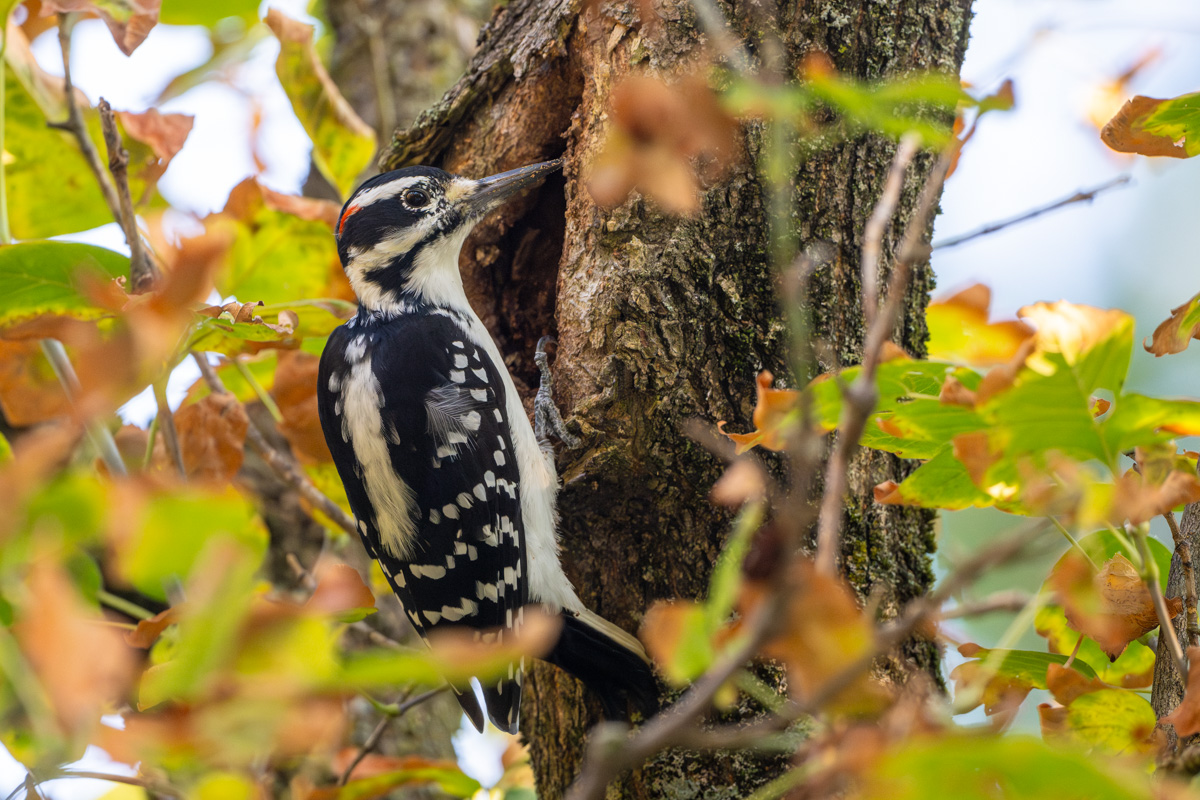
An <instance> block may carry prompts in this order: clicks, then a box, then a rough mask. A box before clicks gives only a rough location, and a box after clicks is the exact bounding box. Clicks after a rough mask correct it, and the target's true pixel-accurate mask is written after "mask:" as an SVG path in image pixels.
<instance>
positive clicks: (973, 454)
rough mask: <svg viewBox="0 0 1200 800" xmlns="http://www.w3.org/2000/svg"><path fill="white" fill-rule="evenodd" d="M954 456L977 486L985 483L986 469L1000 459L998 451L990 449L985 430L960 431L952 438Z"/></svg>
mask: <svg viewBox="0 0 1200 800" xmlns="http://www.w3.org/2000/svg"><path fill="white" fill-rule="evenodd" d="M953 447H954V457H955V458H957V459H958V460H959V461H961V462H962V463H963V466H964V467H966V468H967V474H968V475H970V476H971V481H972V482H973V483H974V484H975V485H976V486H978V487H980V488H984V487H985V486H986V485H987V472H988V469H989V468H990V467H991V466H992V465H993V464H995V463H996V462H997V461H999V460H1000V458H1001V457H1000V455H999V454H998V453H993V452H992V451H991V445H990V444H989V440H988V434H987V432H986V431H975V432H973V433H960V434H959V435H958V436H955V437H954V439H953Z"/></svg>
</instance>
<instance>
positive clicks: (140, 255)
mask: <svg viewBox="0 0 1200 800" xmlns="http://www.w3.org/2000/svg"><path fill="white" fill-rule="evenodd" d="M96 107H97V108H99V109H100V126H101V127H102V128H103V130H104V145H105V147H107V148H108V170H109V172H111V173H112V176H113V183H114V184H116V187H117V199H118V200H119V201H120V207H121V213H120V215H119V216H118V217H117V221H118V222H120V223H121V228H122V230H124V231H125V241H126V242H127V243H128V244H129V286H130V290H131V291H132V292H133V293H134V294H141V293H142V292H148V291H150V289H152V288H154V283H155V282H156V281H157V280H158V268H157V267H155V266H154V263H153V262H152V261H150V258H149V255H148V254H147V252H146V248H145V247H144V246H143V245H142V236H141V234H140V233H138V227H137V215H136V214H135V213H134V211H133V199H132V198H131V197H130V195H129V153H127V152H125V147H124V145H122V144H121V132H120V131H119V130H117V116H116V114H115V113H114V112H113V110H112V106H110V105H109V104H108V101H107V100H105V99H104V98H103V97H101V98H100V102H99V103H98V104H97V106H96Z"/></svg>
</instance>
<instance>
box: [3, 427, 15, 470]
mask: <svg viewBox="0 0 1200 800" xmlns="http://www.w3.org/2000/svg"><path fill="white" fill-rule="evenodd" d="M12 457H13V452H12V445H11V444H9V443H8V439H5V438H4V434H2V433H0V465H2V464H6V463H8V462H9V461H12Z"/></svg>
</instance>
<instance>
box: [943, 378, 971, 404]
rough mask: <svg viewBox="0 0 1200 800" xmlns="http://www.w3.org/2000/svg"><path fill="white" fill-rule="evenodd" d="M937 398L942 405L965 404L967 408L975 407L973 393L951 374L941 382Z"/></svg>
mask: <svg viewBox="0 0 1200 800" xmlns="http://www.w3.org/2000/svg"><path fill="white" fill-rule="evenodd" d="M938 400H939V401H941V403H942V404H943V405H955V406H966V407H967V408H974V407H975V400H976V397H975V393H974V392H973V391H971V390H970V389H968V388H967V387H966V386H963V384H962V382H961V381H959V380H958V378H955V377H954V376H953V375H947V376H946V380H945V381H944V382H943V383H942V388H941V390H940V391H939V392H938Z"/></svg>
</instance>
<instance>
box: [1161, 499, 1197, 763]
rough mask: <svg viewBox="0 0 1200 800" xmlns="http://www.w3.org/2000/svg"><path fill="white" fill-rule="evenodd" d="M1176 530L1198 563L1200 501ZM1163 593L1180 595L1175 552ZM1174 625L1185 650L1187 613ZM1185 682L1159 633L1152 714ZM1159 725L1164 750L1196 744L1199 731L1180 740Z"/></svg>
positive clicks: (1173, 700)
mask: <svg viewBox="0 0 1200 800" xmlns="http://www.w3.org/2000/svg"><path fill="white" fill-rule="evenodd" d="M1179 532H1180V534H1182V538H1183V541H1184V542H1186V543H1187V547H1188V549H1189V550H1191V554H1192V563H1193V564H1200V561H1198V560H1197V559H1200V503H1192V504H1191V505H1189V506H1187V507H1186V508H1185V509H1184V511H1183V516H1182V517H1181V518H1180V520H1179ZM1165 594H1166V596H1167V597H1183V596H1184V577H1183V563H1182V559H1181V558H1180V557H1179V553H1178V552H1176V553H1174V554H1173V555H1172V556H1171V571H1170V572H1169V573H1168V575H1167V590H1166V592H1165ZM1174 625H1175V635H1176V636H1178V637H1179V641H1180V643H1181V644H1182V645H1183V647H1184V649H1185V650H1186V649H1187V641H1188V634H1187V614H1185V613H1181V614H1178V615H1176V617H1175V620H1174ZM1186 683H1187V678H1186V676H1182V675H1180V674H1179V670H1178V669H1176V668H1175V659H1174V658H1172V657H1171V653H1170V651H1169V650H1168V649H1167V641H1166V637H1165V636H1159V637H1158V650H1157V653H1156V655H1155V660H1154V687H1153V689H1152V691H1151V694H1150V705H1151V706H1153V707H1154V715H1155V716H1157V717H1158V718H1159V719H1162V718H1163V717H1164V716H1166V715H1167V714H1170V713H1171V712H1172V711H1174V710H1175V708H1176V707H1177V706H1178V705H1179V704H1180V703H1181V702H1183V690H1184V688H1185V685H1186ZM1160 726H1161V727H1162V728H1163V730H1164V731H1165V732H1166V734H1167V745H1168V747H1167V749H1166V752H1167V753H1175V754H1178V753H1181V752H1182V751H1183V750H1184V749H1185V748H1188V747H1191V746H1193V745H1196V744H1200V734H1194V735H1192V736H1187V737H1184V738H1183V740H1182V741H1181V740H1180V738H1179V735H1178V734H1176V733H1175V726H1174V725H1163V724H1162V723H1160ZM1193 760H1194V757H1193ZM1198 766H1200V765H1198ZM1191 772H1192V773H1193V774H1194V773H1195V769H1192V770H1191Z"/></svg>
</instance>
